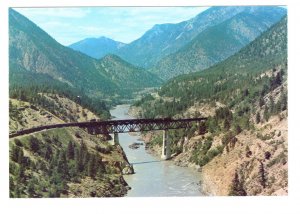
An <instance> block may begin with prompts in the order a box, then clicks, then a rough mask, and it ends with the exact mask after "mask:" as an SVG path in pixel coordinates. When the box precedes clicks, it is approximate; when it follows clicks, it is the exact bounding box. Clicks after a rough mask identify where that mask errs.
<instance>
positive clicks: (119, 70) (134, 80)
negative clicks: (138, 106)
mask: <svg viewBox="0 0 300 214" xmlns="http://www.w3.org/2000/svg"><path fill="white" fill-rule="evenodd" d="M99 63H100V65H101V67H102V68H103V69H104V71H105V73H106V74H107V75H110V76H111V79H112V80H113V81H114V82H115V83H116V84H117V86H118V87H119V88H122V89H123V90H125V91H138V90H139V89H144V88H148V87H157V86H159V85H160V84H161V83H162V80H160V79H159V78H158V77H157V76H156V75H155V74H152V73H150V72H148V71H146V70H145V69H143V68H138V67H135V66H133V65H131V64H129V63H128V62H126V61H124V60H122V59H121V58H120V57H118V56H116V55H106V56H105V57H103V58H102V59H100V60H99Z"/></svg>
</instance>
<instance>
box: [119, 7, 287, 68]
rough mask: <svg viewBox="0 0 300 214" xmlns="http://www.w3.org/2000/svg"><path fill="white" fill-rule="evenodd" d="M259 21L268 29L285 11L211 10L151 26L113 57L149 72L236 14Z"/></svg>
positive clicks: (236, 8) (247, 8) (221, 8)
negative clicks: (184, 19)
mask: <svg viewBox="0 0 300 214" xmlns="http://www.w3.org/2000/svg"><path fill="white" fill-rule="evenodd" d="M242 12H243V13H247V14H251V15H253V16H255V17H257V18H263V20H264V23H262V24H263V25H268V26H270V25H272V24H274V23H275V22H276V21H278V20H279V19H280V18H281V17H282V16H283V15H284V14H286V10H285V9H283V8H280V7H272V6H270V7H239V6H235V7H234V6H232V7H211V8H209V9H208V10H206V11H204V12H202V13H200V14H199V15H197V16H196V17H194V18H192V19H190V20H187V21H184V22H180V23H177V24H160V25H155V26H154V27H153V28H152V29H150V30H148V31H147V32H146V33H145V34H144V35H143V36H142V37H141V38H139V39H137V40H135V41H133V42H131V43H130V44H128V45H126V46H124V47H123V48H121V49H119V50H118V51H117V52H116V53H115V54H117V55H118V56H120V57H121V58H123V59H125V60H126V61H128V62H130V63H132V64H134V65H137V66H140V67H144V68H150V67H152V66H153V65H155V64H156V63H157V62H158V61H159V60H160V59H162V58H163V57H165V56H167V55H169V54H171V53H175V52H176V51H178V50H179V49H180V48H182V47H183V46H184V45H186V44H188V43H189V42H190V41H191V40H192V39H194V38H195V37H196V36H197V35H198V34H199V33H201V32H203V31H204V30H206V29H208V28H210V27H213V26H215V25H217V24H220V23H222V22H224V21H226V20H228V19H230V18H232V17H234V16H235V15H237V14H239V13H242Z"/></svg>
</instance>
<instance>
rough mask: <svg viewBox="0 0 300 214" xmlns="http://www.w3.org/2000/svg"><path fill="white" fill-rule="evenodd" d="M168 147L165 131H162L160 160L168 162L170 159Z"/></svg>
mask: <svg viewBox="0 0 300 214" xmlns="http://www.w3.org/2000/svg"><path fill="white" fill-rule="evenodd" d="M170 156H171V155H170V145H169V142H168V135H167V130H163V145H162V152H161V159H163V160H168V159H169V158H170Z"/></svg>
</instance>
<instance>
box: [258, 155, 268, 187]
mask: <svg viewBox="0 0 300 214" xmlns="http://www.w3.org/2000/svg"><path fill="white" fill-rule="evenodd" d="M259 179H260V184H261V185H262V187H263V188H266V181H267V179H266V173H265V168H264V164H263V162H262V161H260V165H259Z"/></svg>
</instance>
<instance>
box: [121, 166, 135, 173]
mask: <svg viewBox="0 0 300 214" xmlns="http://www.w3.org/2000/svg"><path fill="white" fill-rule="evenodd" d="M122 174H123V175H131V174H134V169H133V166H132V165H126V166H125V167H124V168H123V170H122Z"/></svg>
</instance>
